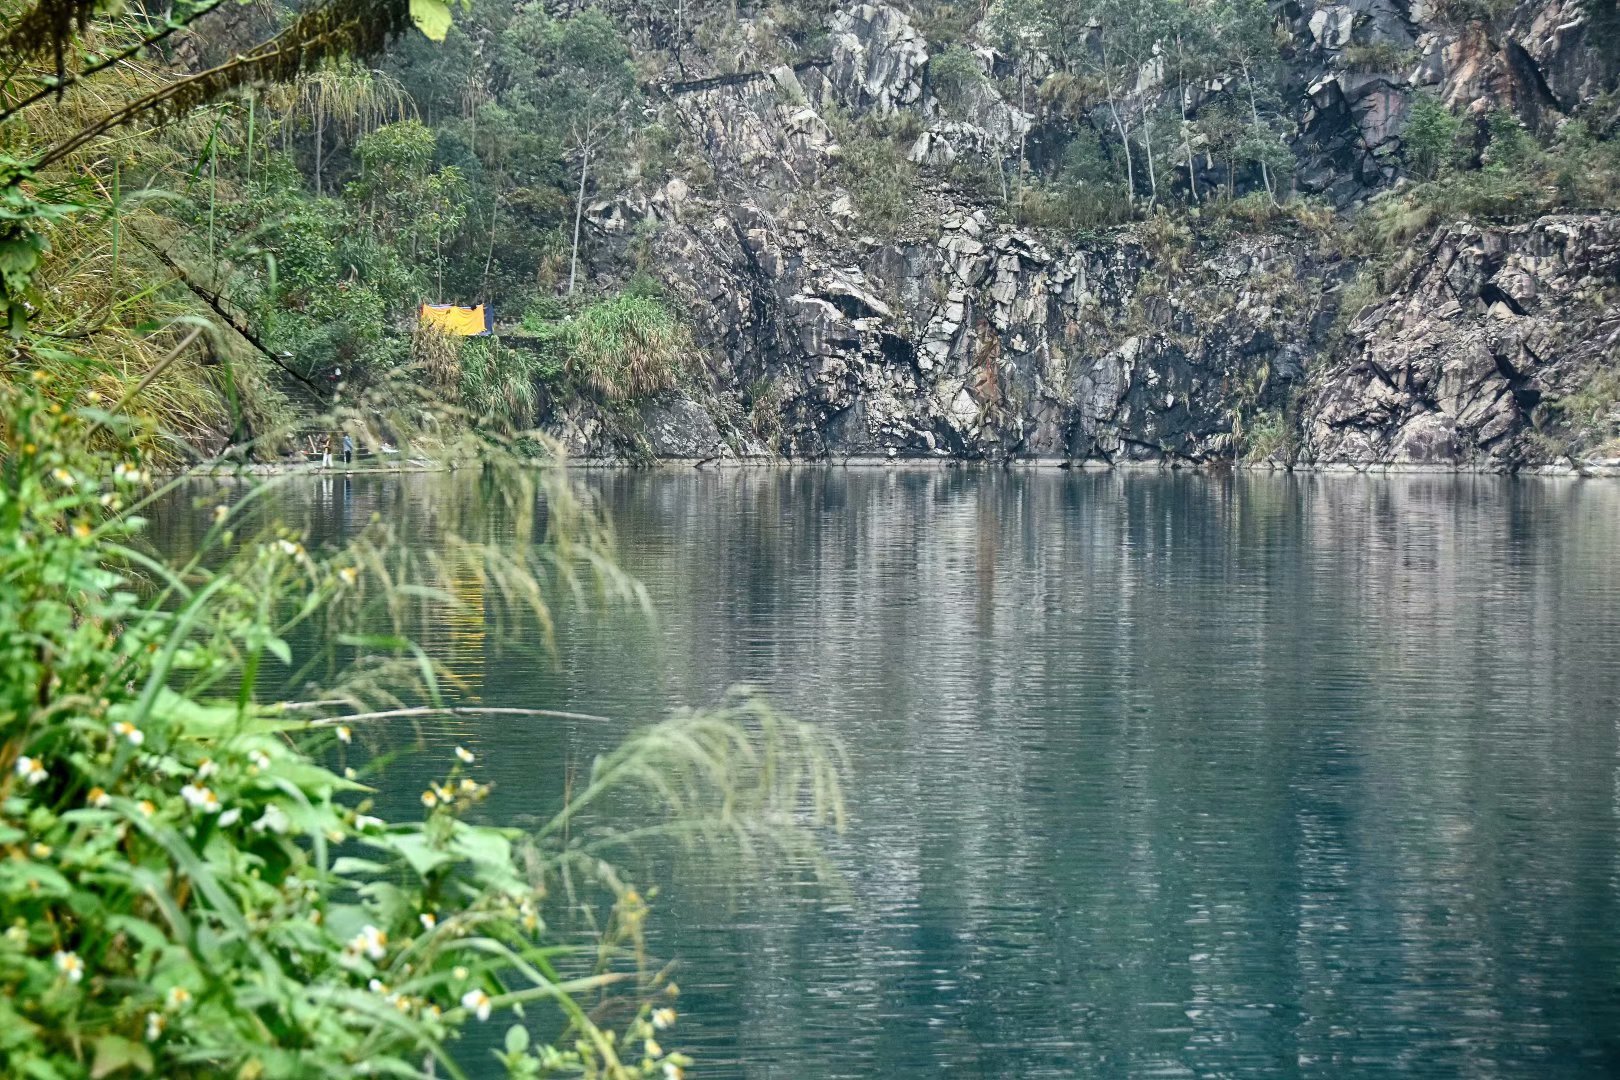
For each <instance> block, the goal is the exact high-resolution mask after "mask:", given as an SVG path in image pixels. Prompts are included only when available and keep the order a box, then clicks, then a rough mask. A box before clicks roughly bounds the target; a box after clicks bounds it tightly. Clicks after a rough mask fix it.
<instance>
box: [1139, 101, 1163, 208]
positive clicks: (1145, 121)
mask: <svg viewBox="0 0 1620 1080" xmlns="http://www.w3.org/2000/svg"><path fill="white" fill-rule="evenodd" d="M1139 96H1140V97H1141V99H1142V147H1143V149H1145V150H1146V151H1147V167H1148V190H1149V191H1151V192H1152V195H1150V196H1149V197H1148V208H1149V209H1152V208H1153V205H1154V204H1155V203H1157V202H1158V201H1159V177H1158V174H1157V172H1156V171H1155V170H1154V168H1153V121H1152V120H1151V119H1150V118H1149V117H1148V106H1147V95H1146V94H1140V95H1139Z"/></svg>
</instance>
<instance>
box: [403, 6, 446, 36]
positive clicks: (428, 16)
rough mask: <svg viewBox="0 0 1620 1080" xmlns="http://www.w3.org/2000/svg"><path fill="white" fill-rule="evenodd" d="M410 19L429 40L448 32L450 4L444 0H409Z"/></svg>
mask: <svg viewBox="0 0 1620 1080" xmlns="http://www.w3.org/2000/svg"><path fill="white" fill-rule="evenodd" d="M411 21H412V22H414V23H416V28H417V29H418V30H420V31H422V33H423V34H424V35H426V37H427V38H428V40H430V41H443V40H444V35H445V34H447V33H449V32H450V5H449V4H447V3H445V0H411Z"/></svg>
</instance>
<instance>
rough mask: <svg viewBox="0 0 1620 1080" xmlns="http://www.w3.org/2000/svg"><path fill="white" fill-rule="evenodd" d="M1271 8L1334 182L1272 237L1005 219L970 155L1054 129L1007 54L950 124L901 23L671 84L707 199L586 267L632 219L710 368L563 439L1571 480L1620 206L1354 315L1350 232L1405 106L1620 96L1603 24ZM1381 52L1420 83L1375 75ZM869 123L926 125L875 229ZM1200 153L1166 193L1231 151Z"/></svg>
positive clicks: (1271, 230)
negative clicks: (885, 221)
mask: <svg viewBox="0 0 1620 1080" xmlns="http://www.w3.org/2000/svg"><path fill="white" fill-rule="evenodd" d="M1594 13H1596V14H1594ZM1278 19H1279V26H1281V27H1284V28H1286V30H1287V32H1288V34H1289V41H1290V45H1289V48H1288V49H1287V50H1286V55H1287V57H1288V62H1289V65H1290V67H1289V71H1290V73H1291V81H1290V82H1289V84H1288V85H1289V92H1290V93H1291V94H1292V95H1293V97H1292V100H1291V101H1290V102H1289V105H1288V107H1289V108H1290V109H1292V110H1293V113H1292V115H1293V124H1292V127H1291V130H1290V134H1289V145H1290V147H1291V149H1292V152H1293V153H1294V155H1295V157H1296V158H1297V161H1298V167H1297V168H1296V169H1295V171H1294V174H1293V175H1294V181H1293V184H1294V188H1295V198H1296V200H1297V199H1298V198H1299V197H1300V196H1307V195H1314V196H1316V197H1317V198H1316V199H1315V200H1314V201H1311V202H1307V203H1304V204H1302V205H1306V206H1308V207H1312V208H1314V209H1311V210H1309V211H1308V212H1296V213H1292V214H1280V215H1279V214H1271V215H1267V216H1266V218H1265V220H1263V221H1260V222H1252V221H1244V220H1242V219H1241V218H1240V217H1237V216H1234V215H1233V214H1231V213H1226V214H1217V213H1215V212H1214V211H1213V210H1206V211H1204V212H1203V213H1199V212H1196V211H1194V212H1191V213H1183V214H1177V215H1159V216H1156V217H1151V218H1149V219H1148V220H1146V221H1140V222H1137V223H1134V224H1131V225H1126V226H1120V227H1116V228H1111V229H1104V230H1098V231H1095V232H1092V233H1090V234H1087V235H1083V236H1077V235H1072V234H1071V235H1062V234H1061V233H1055V232H1041V231H1037V230H1033V229H1026V228H1019V227H1016V226H1015V225H1013V224H1011V223H1009V221H1008V217H1009V215H1008V214H1007V213H1006V212H1005V210H1004V208H1003V207H1002V206H998V205H996V200H993V199H990V198H988V197H987V196H986V195H985V193H984V192H983V191H982V190H981V189H976V188H974V187H972V186H971V185H965V184H963V183H961V182H960V176H961V172H960V170H959V169H953V168H952V166H953V165H956V164H958V163H961V162H964V161H970V160H972V159H975V158H981V159H996V158H998V157H1005V155H1007V154H1009V153H1015V154H1019V155H1020V156H1021V155H1022V152H1023V147H1025V146H1027V145H1028V144H1029V143H1030V142H1031V141H1032V140H1033V141H1036V142H1039V141H1041V140H1043V139H1046V140H1048V141H1049V140H1050V138H1051V134H1050V133H1048V132H1042V131H1041V130H1040V129H1039V127H1038V124H1037V119H1038V118H1037V117H1036V116H1035V115H1034V114H1033V113H1029V112H1025V111H1024V110H1022V109H1020V108H1019V107H1017V106H1016V105H1015V104H1013V103H1010V102H1009V101H1008V100H1007V99H1006V98H1005V97H1004V96H1003V95H1002V94H1001V93H1000V92H999V91H998V89H997V87H998V86H1002V85H1006V83H1007V81H1008V78H1009V74H1008V73H1009V70H1010V69H1008V67H1007V65H1008V63H1009V61H1008V59H1007V58H1006V57H1004V56H1001V55H1000V54H998V53H997V52H996V51H995V50H994V49H992V48H990V47H988V46H986V45H983V44H980V45H979V46H978V47H976V49H975V52H974V55H975V56H976V57H977V58H978V62H979V63H980V64H981V65H982V67H983V69H984V70H985V72H986V74H987V76H991V75H995V74H996V73H997V72H998V70H999V71H1000V74H1001V78H1000V79H999V80H998V79H995V78H986V79H985V80H984V81H983V82H982V83H981V84H979V85H978V86H977V87H976V88H975V90H974V93H973V95H972V99H971V100H970V101H969V102H968V103H967V106H966V107H965V108H960V107H959V108H956V109H953V110H946V109H945V108H943V107H942V106H941V104H940V102H939V100H938V98H937V97H936V96H935V94H934V92H933V89H932V88H931V86H930V79H929V65H930V57H931V56H932V55H933V50H931V47H930V45H929V43H928V42H927V40H925V38H924V36H923V34H922V33H921V32H920V31H919V30H918V29H917V27H916V26H915V25H914V23H913V21H912V20H911V18H910V17H909V16H908V14H907V13H906V12H905V11H903V10H901V9H900V8H897V7H889V6H885V5H881V4H868V5H859V6H854V7H850V8H846V9H842V10H838V11H835V12H833V13H832V14H831V15H830V16H829V18H828V20H827V37H826V41H827V43H828V46H827V52H826V55H824V56H819V57H814V58H811V59H810V60H808V61H806V62H801V63H798V64H780V65H777V66H774V67H769V68H764V69H761V70H757V71H741V72H734V73H730V74H727V75H724V76H707V77H701V78H696V79H686V80H683V81H681V82H678V83H674V82H672V83H669V84H667V85H666V86H665V88H664V94H663V106H662V108H663V110H664V112H665V114H666V115H667V116H668V117H670V118H671V120H672V122H675V123H678V124H680V125H682V127H683V129H684V130H685V131H687V132H688V133H689V134H690V135H691V136H692V138H693V141H694V143H695V145H697V146H700V147H701V148H702V154H703V158H704V160H703V162H702V163H701V165H702V170H703V172H704V174H705V175H706V176H707V177H712V182H710V183H709V184H707V186H706V189H700V188H699V186H698V185H696V184H694V183H691V182H689V181H687V180H685V179H681V178H673V179H667V180H666V179H665V178H661V177H659V178H651V177H650V178H648V179H647V181H646V182H645V183H643V184H642V185H641V187H640V188H639V189H638V190H637V191H635V192H633V193H631V194H628V195H624V196H621V197H618V198H614V199H603V200H600V201H598V202H596V203H594V204H593V205H592V207H591V210H590V223H591V226H592V227H593V229H594V231H595V238H596V247H595V249H594V251H593V266H594V268H595V271H596V273H597V274H598V275H599V276H606V277H611V276H612V275H613V274H615V273H621V272H622V269H623V266H624V264H625V258H626V257H625V254H624V253H625V251H626V250H627V249H628V247H629V246H630V238H631V236H632V234H635V235H636V236H637V237H638V238H641V239H642V240H643V241H645V239H646V238H647V237H649V236H650V238H651V239H650V244H651V263H652V265H653V266H654V267H655V269H656V270H657V272H658V273H659V275H660V277H661V278H662V279H663V280H664V281H665V282H666V283H667V286H668V288H669V290H670V291H671V293H672V295H673V296H675V297H676V298H678V301H679V303H680V306H681V307H682V308H683V309H684V311H685V312H686V314H687V315H688V317H689V320H690V323H691V326H692V329H693V335H694V340H695V342H696V345H697V347H698V350H699V354H700V355H699V358H698V359H699V361H700V362H698V363H695V364H694V371H693V372H692V373H691V376H690V378H689V379H688V385H687V387H686V388H685V389H684V390H682V391H681V392H679V393H676V394H671V395H665V396H663V397H660V398H657V399H654V400H651V401H646V402H642V403H639V404H638V405H636V406H633V407H631V408H629V409H626V408H624V407H619V408H616V409H607V408H603V407H600V406H598V405H594V404H591V403H588V402H573V403H567V404H564V405H561V406H559V407H558V408H557V409H556V410H555V411H554V413H553V414H552V416H551V417H550V420H549V423H550V425H551V427H552V428H553V430H554V431H555V432H556V433H557V434H558V435H559V437H560V438H561V439H562V440H563V441H564V443H565V444H566V445H567V446H568V447H569V448H570V449H571V450H572V452H574V453H575V454H576V455H580V456H585V457H602V456H606V457H622V456H625V455H627V454H628V455H632V456H634V455H653V456H665V457H689V458H710V457H771V456H783V457H787V458H792V459H823V458H832V459H845V458H852V457H877V458H888V459H894V458H961V459H987V460H1006V459H1020V458H1040V459H1058V460H1061V461H1065V462H1074V463H1080V462H1133V461H1150V462H1171V463H1175V462H1186V463H1218V462H1232V461H1236V460H1239V459H1247V460H1251V461H1263V462H1267V463H1271V464H1283V465H1316V466H1335V465H1343V466H1354V467H1363V466H1376V465H1391V466H1399V465H1412V466H1426V467H1445V468H1467V469H1490V470H1511V469H1517V468H1521V467H1526V466H1536V467H1540V466H1551V465H1558V466H1565V465H1570V464H1572V462H1571V460H1570V456H1569V453H1568V449H1569V448H1568V447H1567V446H1564V445H1561V444H1560V442H1559V441H1558V439H1557V438H1554V437H1550V436H1548V435H1547V434H1545V432H1544V431H1543V430H1542V429H1543V428H1545V427H1546V425H1545V424H1544V423H1543V421H1544V420H1545V418H1546V416H1547V415H1548V414H1547V408H1548V403H1549V402H1553V401H1557V400H1563V399H1566V398H1569V397H1570V396H1572V395H1579V394H1580V393H1581V392H1582V391H1583V389H1584V388H1586V387H1588V386H1589V385H1590V384H1591V383H1592V382H1593V380H1594V379H1599V380H1600V379H1601V378H1603V377H1605V376H1604V373H1605V372H1606V371H1608V370H1609V369H1610V368H1612V366H1613V365H1615V364H1616V363H1617V362H1620V354H1617V349H1616V341H1617V335H1620V311H1617V309H1616V306H1615V301H1616V296H1617V293H1616V290H1617V289H1620V217H1617V216H1616V215H1614V214H1611V213H1605V212H1589V213H1578V214H1565V215H1558V216H1551V217H1546V218H1543V219H1541V220H1536V221H1534V222H1530V223H1520V224H1496V225H1490V224H1485V225H1481V224H1468V223H1456V224H1450V223H1447V224H1442V225H1441V226H1440V227H1439V228H1438V229H1437V230H1435V231H1433V232H1432V235H1429V236H1428V237H1427V238H1420V239H1419V240H1417V241H1416V242H1415V244H1414V247H1413V250H1412V251H1411V252H1409V253H1408V255H1407V257H1406V258H1405V259H1404V260H1403V261H1402V264H1401V265H1402V268H1403V271H1404V272H1403V274H1402V276H1401V278H1400V280H1399V282H1398V283H1396V284H1395V287H1394V289H1393V292H1392V293H1390V294H1388V295H1383V296H1374V297H1372V298H1371V302H1368V298H1366V297H1365V296H1359V295H1358V297H1357V299H1356V301H1355V304H1354V306H1355V310H1353V311H1352V310H1348V308H1347V306H1346V304H1345V302H1344V298H1345V297H1346V295H1347V294H1348V293H1350V292H1351V290H1350V289H1349V288H1348V287H1347V286H1348V283H1349V282H1350V281H1351V280H1352V279H1353V278H1354V277H1355V276H1356V271H1357V266H1358V261H1359V260H1358V259H1357V258H1354V257H1350V256H1347V255H1346V253H1345V251H1346V248H1345V245H1344V243H1343V236H1344V228H1343V224H1344V221H1345V220H1348V219H1349V218H1350V217H1351V216H1353V215H1354V214H1355V213H1357V208H1358V207H1359V206H1360V205H1361V204H1363V203H1364V202H1365V201H1366V200H1367V199H1368V198H1370V197H1376V196H1377V195H1378V193H1379V192H1380V191H1381V190H1383V189H1385V188H1387V187H1388V186H1390V185H1391V184H1394V183H1396V182H1398V179H1399V177H1398V167H1397V166H1398V163H1399V160H1400V153H1401V148H1402V134H1401V133H1402V131H1403V130H1404V124H1405V121H1406V118H1407V115H1408V112H1409V110H1410V103H1411V101H1412V100H1413V94H1414V93H1415V92H1416V90H1417V89H1418V88H1420V87H1428V88H1431V89H1432V90H1433V91H1435V92H1437V93H1439V94H1440V95H1442V97H1443V99H1444V100H1445V101H1446V102H1448V103H1449V104H1450V105H1451V106H1452V107H1453V108H1454V109H1456V110H1459V111H1461V112H1463V113H1465V114H1466V113H1474V114H1482V113H1484V112H1485V111H1487V110H1490V109H1496V108H1503V109H1511V110H1513V111H1514V112H1516V113H1517V115H1519V116H1520V118H1521V119H1522V120H1523V121H1524V122H1525V123H1526V124H1527V125H1531V126H1533V127H1534V126H1541V127H1545V128H1554V127H1556V125H1557V124H1558V123H1559V120H1560V118H1561V117H1562V116H1564V115H1565V114H1567V113H1568V112H1570V111H1571V110H1573V109H1574V108H1576V107H1577V106H1578V105H1580V104H1581V103H1583V102H1588V101H1590V100H1591V99H1593V98H1594V97H1595V96H1596V95H1598V94H1600V93H1601V92H1603V91H1604V90H1606V89H1612V88H1613V87H1614V85H1615V82H1616V73H1617V71H1620V58H1617V56H1616V48H1615V47H1614V46H1615V43H1614V42H1612V41H1609V40H1607V37H1606V35H1607V34H1608V31H1609V28H1610V26H1611V22H1612V19H1611V17H1610V15H1609V14H1608V12H1607V8H1606V7H1604V6H1603V5H1601V4H1587V5H1584V6H1580V5H1576V4H1573V3H1568V2H1564V0H1551V2H1536V3H1523V4H1520V5H1519V6H1518V7H1517V8H1514V9H1511V10H1510V11H1509V12H1508V13H1507V14H1506V15H1505V16H1503V17H1502V18H1501V19H1499V20H1498V21H1497V24H1496V25H1497V26H1498V27H1499V29H1497V30H1495V31H1492V32H1489V33H1487V32H1486V31H1485V30H1484V29H1482V28H1481V26H1480V25H1478V24H1477V23H1476V24H1469V23H1464V24H1462V25H1460V26H1459V25H1451V24H1448V23H1446V22H1445V21H1444V20H1443V19H1442V18H1440V17H1439V16H1438V15H1436V14H1434V13H1433V12H1432V11H1430V10H1427V9H1426V7H1425V5H1424V4H1423V3H1420V2H1406V0H1353V2H1351V3H1337V4H1322V3H1306V4H1289V5H1287V6H1286V7H1284V8H1282V9H1280V10H1278ZM1378 45H1388V46H1390V48H1389V49H1387V50H1385V51H1383V52H1380V53H1378V55H1381V56H1391V57H1394V58H1395V59H1396V60H1398V61H1399V62H1400V63H1401V64H1402V66H1403V70H1401V71H1399V72H1382V73H1374V74H1368V73H1365V72H1363V71H1359V70H1356V68H1357V67H1358V66H1365V65H1364V63H1362V62H1360V61H1357V62H1356V63H1352V60H1354V59H1355V58H1358V57H1364V56H1365V55H1366V54H1367V50H1369V49H1371V48H1372V47H1373V46H1378ZM1358 49H1360V50H1361V52H1357V51H1356V50H1358ZM1136 92H1137V93H1139V94H1156V95H1161V96H1163V95H1171V96H1172V97H1174V96H1176V95H1179V96H1180V97H1181V99H1182V100H1181V104H1182V105H1183V106H1184V107H1185V106H1186V105H1188V104H1189V103H1190V104H1192V105H1193V106H1194V107H1196V99H1197V95H1198V94H1199V93H1200V92H1201V91H1200V90H1199V88H1196V87H1195V88H1190V89H1188V88H1180V89H1178V88H1174V87H1166V86H1161V85H1157V84H1156V83H1155V82H1154V80H1153V79H1152V76H1151V72H1150V71H1145V72H1144V74H1143V76H1142V77H1141V78H1140V79H1139V80H1138V83H1137V89H1136ZM861 116H877V117H888V118H896V117H902V118H905V119H906V120H907V121H908V122H909V125H910V129H911V132H912V133H911V134H910V135H908V138H909V139H910V150H909V154H908V158H909V163H910V165H911V166H915V168H916V173H915V179H914V181H912V182H911V184H910V186H909V188H908V197H909V203H910V205H909V213H908V215H907V217H906V220H905V221H904V222H903V223H902V224H901V225H900V226H899V227H897V228H896V229H894V230H892V234H890V235H884V236H883V237H881V238H880V237H877V236H874V235H872V234H871V233H870V232H868V231H866V230H865V229H864V228H863V226H862V224H861V222H860V221H859V219H858V218H857V215H856V212H855V209H854V206H853V201H852V197H851V192H850V191H848V190H846V187H845V183H844V175H845V174H844V173H843V172H841V170H840V167H839V166H840V160H841V157H842V155H843V154H844V153H845V148H844V147H843V146H841V144H840V138H839V136H838V134H837V133H836V132H837V130H838V125H839V123H840V122H847V119H848V118H849V117H861ZM1192 156H1193V162H1194V163H1193V165H1192V166H1191V169H1190V170H1183V171H1182V172H1181V173H1180V174H1179V176H1176V177H1175V178H1174V179H1175V180H1176V182H1181V183H1187V184H1197V183H1198V182H1199V178H1198V177H1196V176H1190V175H1188V172H1189V171H1194V170H1198V169H1201V168H1202V167H1203V163H1206V162H1207V163H1208V164H1209V165H1210V166H1211V167H1213V165H1214V161H1213V158H1212V157H1210V156H1209V155H1205V156H1204V157H1203V158H1202V159H1201V158H1199V157H1198V156H1197V155H1192ZM1230 181H1231V178H1228V182H1230ZM1219 182H1220V176H1219V174H1218V173H1213V174H1211V175H1209V176H1205V177H1204V178H1203V183H1204V184H1205V185H1206V186H1210V185H1213V184H1217V183H1219ZM1249 182H1250V183H1251V184H1252V183H1253V182H1254V181H1253V178H1250V180H1249ZM641 223H646V225H645V226H643V225H642V224H641ZM1387 284H1388V282H1386V285H1387ZM1538 410H1539V411H1538ZM1576 456H1577V458H1578V457H1579V455H1576ZM1597 460H1598V461H1600V462H1601V461H1603V460H1606V459H1605V458H1602V456H1601V455H1599V457H1598V458H1597ZM1573 464H1574V465H1575V466H1580V465H1581V464H1582V462H1581V461H1580V460H1576V461H1574V462H1573Z"/></svg>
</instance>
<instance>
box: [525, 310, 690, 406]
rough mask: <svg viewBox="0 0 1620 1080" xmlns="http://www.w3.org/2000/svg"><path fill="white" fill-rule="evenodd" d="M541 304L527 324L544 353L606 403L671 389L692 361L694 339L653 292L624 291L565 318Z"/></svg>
mask: <svg viewBox="0 0 1620 1080" xmlns="http://www.w3.org/2000/svg"><path fill="white" fill-rule="evenodd" d="M551 314H552V313H551V311H550V310H548V308H547V307H545V306H541V307H539V308H536V309H533V310H531V311H530V312H528V313H526V314H525V315H524V319H523V325H524V328H525V329H526V330H528V331H529V332H530V333H532V334H534V335H535V337H536V338H537V339H538V342H539V349H540V354H541V355H542V356H544V357H545V358H546V360H548V361H549V362H550V363H551V364H552V365H554V366H555V367H559V368H561V370H562V371H564V372H566V373H567V375H568V377H569V378H570V379H572V380H574V382H575V384H576V385H577V386H579V387H581V388H583V389H586V390H588V391H589V392H591V393H593V394H595V395H597V396H598V397H600V398H602V399H603V400H605V401H629V400H634V399H636V398H642V397H646V396H648V395H649V394H655V393H657V392H658V391H660V390H668V389H670V388H671V387H673V386H674V385H675V384H676V382H677V381H678V379H679V377H680V374H681V372H682V370H683V369H684V368H685V366H686V365H687V363H688V361H689V353H690V350H691V342H690V340H689V339H688V337H687V334H686V329H685V327H684V326H683V325H682V324H681V322H680V320H679V319H677V318H676V317H675V313H674V312H673V311H672V310H671V309H670V308H669V306H668V305H667V304H665V303H664V302H663V301H662V300H659V299H658V298H656V297H652V296H643V295H636V294H634V293H625V294H623V295H621V296H617V297H613V298H612V299H609V300H602V301H599V302H597V303H594V304H590V305H588V306H586V307H584V308H582V309H581V310H579V311H578V312H576V313H574V314H572V315H567V316H564V317H561V318H555V317H548V316H551Z"/></svg>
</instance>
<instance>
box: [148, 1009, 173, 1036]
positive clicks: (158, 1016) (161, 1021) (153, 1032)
mask: <svg viewBox="0 0 1620 1080" xmlns="http://www.w3.org/2000/svg"><path fill="white" fill-rule="evenodd" d="M168 1026H169V1018H168V1017H166V1016H164V1015H163V1014H162V1013H155V1012H149V1013H147V1014H146V1041H147V1042H157V1041H158V1038H159V1037H160V1036H162V1034H163V1029H164V1028H166V1027H168Z"/></svg>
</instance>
